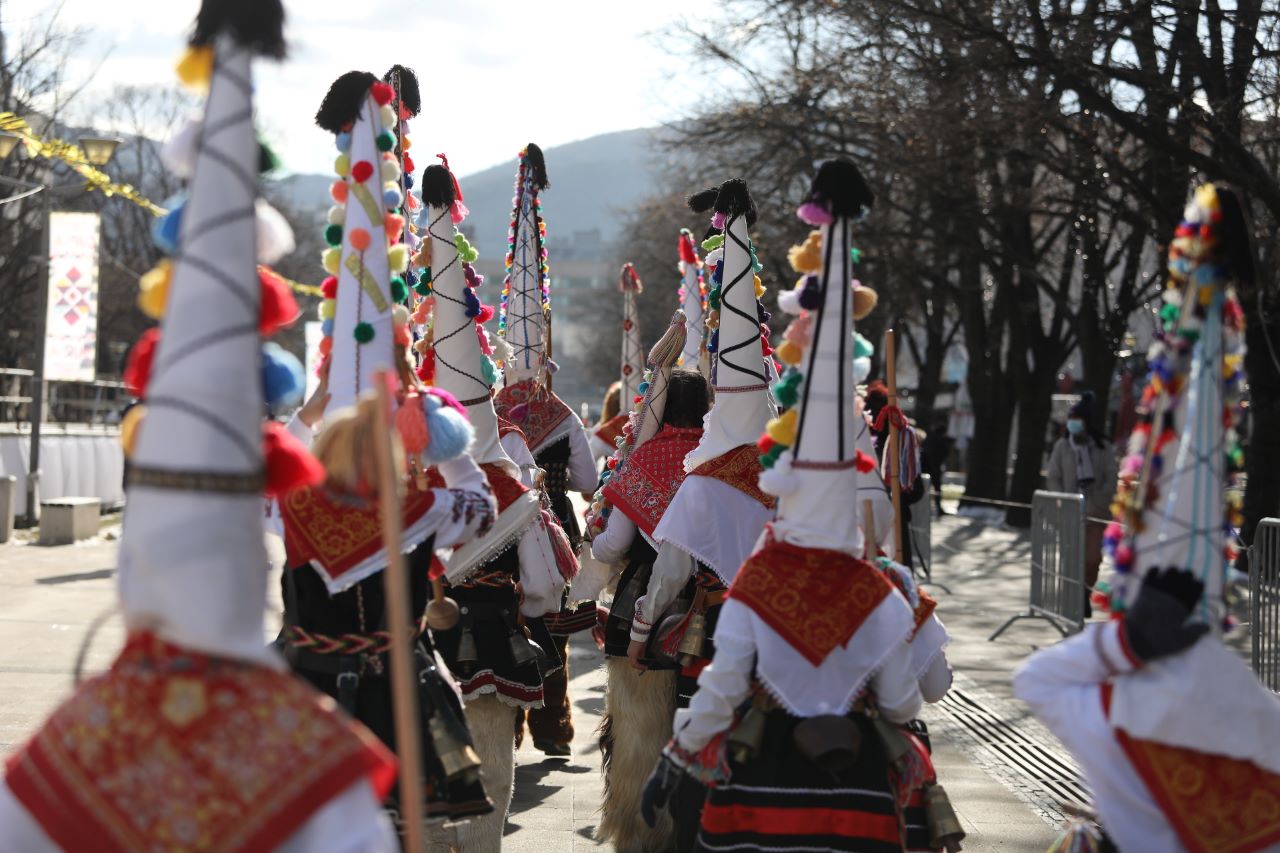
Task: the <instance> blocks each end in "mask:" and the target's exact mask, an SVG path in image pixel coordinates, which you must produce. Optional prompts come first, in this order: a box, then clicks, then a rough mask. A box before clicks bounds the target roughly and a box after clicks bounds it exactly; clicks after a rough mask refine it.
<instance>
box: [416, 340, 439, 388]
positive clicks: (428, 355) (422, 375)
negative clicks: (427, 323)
mask: <svg viewBox="0 0 1280 853" xmlns="http://www.w3.org/2000/svg"><path fill="white" fill-rule="evenodd" d="M418 378H419V379H421V380H422V381H423V382H425V383H427V384H428V385H430V384H431V383H432V382H435V381H436V351H435V350H434V349H429V350H427V351H426V352H424V353H423V354H422V364H420V365H418Z"/></svg>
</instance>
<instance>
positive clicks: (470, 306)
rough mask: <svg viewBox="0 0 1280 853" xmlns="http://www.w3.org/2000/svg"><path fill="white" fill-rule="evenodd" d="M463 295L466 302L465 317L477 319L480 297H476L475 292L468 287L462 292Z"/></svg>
mask: <svg viewBox="0 0 1280 853" xmlns="http://www.w3.org/2000/svg"><path fill="white" fill-rule="evenodd" d="M463 293H464V296H465V299H466V301H467V310H466V314H467V316H468V317H471V318H473V319H474V318H475V317H479V316H480V297H479V296H476V292H475V291H474V290H472V289H471V288H469V287H468V288H467V289H466V290H465V291H463Z"/></svg>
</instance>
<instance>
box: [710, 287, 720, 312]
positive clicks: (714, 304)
mask: <svg viewBox="0 0 1280 853" xmlns="http://www.w3.org/2000/svg"><path fill="white" fill-rule="evenodd" d="M707 304H708V305H709V306H711V310H712V311H719V310H720V285H718V284H717V285H716V286H715V287H713V288H711V294H710V295H709V296H708V297H707Z"/></svg>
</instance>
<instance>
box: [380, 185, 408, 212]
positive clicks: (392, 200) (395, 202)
mask: <svg viewBox="0 0 1280 853" xmlns="http://www.w3.org/2000/svg"><path fill="white" fill-rule="evenodd" d="M401 201H403V199H401V197H400V190H399V189H398V188H396V187H388V188H387V189H386V190H385V191H384V192H383V193H382V203H383V204H385V205H386V206H387V208H388V209H391V210H394V209H395V208H397V207H399V206H400V202H401Z"/></svg>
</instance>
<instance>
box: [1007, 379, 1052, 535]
mask: <svg viewBox="0 0 1280 853" xmlns="http://www.w3.org/2000/svg"><path fill="white" fill-rule="evenodd" d="M1046 372H1047V371H1037V372H1036V373H1035V374H1033V375H1032V377H1031V378H1030V379H1029V380H1028V381H1026V382H1024V383H1022V384H1021V387H1020V389H1019V390H1020V391H1021V393H1020V394H1019V395H1018V443H1017V449H1018V452H1017V457H1016V458H1015V459H1014V463H1013V480H1012V482H1011V483H1010V487H1009V500H1011V501H1016V502H1017V503H1027V504H1029V503H1031V496H1032V495H1033V494H1034V493H1035V491H1036V489H1038V488H1040V473H1041V463H1042V462H1043V461H1044V451H1045V434H1046V432H1047V431H1048V428H1049V418H1050V417H1051V416H1052V414H1053V380H1052V377H1046V376H1043V375H1041V374H1044V373H1046ZM1005 521H1006V522H1007V523H1008V524H1010V525H1012V526H1013V527H1029V526H1030V525H1031V510H1030V509H1027V508H1025V507H1009V511H1008V512H1007V513H1005Z"/></svg>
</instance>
